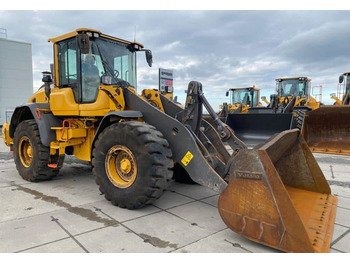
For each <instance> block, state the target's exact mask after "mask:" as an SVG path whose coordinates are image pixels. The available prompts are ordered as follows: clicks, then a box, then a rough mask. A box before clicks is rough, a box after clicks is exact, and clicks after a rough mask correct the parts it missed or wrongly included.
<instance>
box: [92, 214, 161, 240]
mask: <svg viewBox="0 0 350 262" xmlns="http://www.w3.org/2000/svg"><path fill="white" fill-rule="evenodd" d="M94 208H95V211H97V212H101V213H102V214H104V215H105V216H107V217H109V218H110V219H112V220H114V221H116V222H117V223H118V224H119V225H121V226H122V227H124V228H126V229H127V230H129V231H130V232H132V233H134V234H135V235H136V236H138V237H139V238H141V239H142V240H143V241H144V242H145V243H149V242H146V238H144V237H142V236H141V235H140V234H138V233H137V232H135V231H134V230H132V229H131V228H129V227H128V226H126V225H124V224H123V223H122V222H119V221H118V220H116V219H115V218H113V217H111V216H110V215H108V214H106V213H105V212H104V211H102V209H101V208H96V207H94ZM160 212H161V211H160ZM157 213H158V212H157ZM152 214H154V213H152ZM149 244H151V243H149ZM151 245H152V244H151Z"/></svg>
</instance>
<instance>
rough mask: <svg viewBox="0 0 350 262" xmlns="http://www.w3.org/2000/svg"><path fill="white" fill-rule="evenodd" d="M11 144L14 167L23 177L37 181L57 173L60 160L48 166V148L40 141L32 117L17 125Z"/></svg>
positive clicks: (36, 126) (49, 177)
mask: <svg viewBox="0 0 350 262" xmlns="http://www.w3.org/2000/svg"><path fill="white" fill-rule="evenodd" d="M13 144H14V150H13V151H14V152H13V156H14V160H15V163H16V168H17V170H18V173H19V174H20V176H21V177H22V178H23V179H25V180H27V181H30V182H38V181H42V180H48V179H51V178H53V177H55V176H56V175H57V174H58V172H59V170H60V168H61V166H62V162H61V164H60V165H59V166H58V167H57V168H50V167H48V164H49V163H50V148H49V147H46V146H44V145H43V144H42V143H41V139H40V134H39V129H38V125H37V124H36V122H35V120H34V119H31V120H25V121H23V122H21V123H20V124H19V125H18V127H17V128H16V131H15V134H14V138H13ZM55 160H57V159H55Z"/></svg>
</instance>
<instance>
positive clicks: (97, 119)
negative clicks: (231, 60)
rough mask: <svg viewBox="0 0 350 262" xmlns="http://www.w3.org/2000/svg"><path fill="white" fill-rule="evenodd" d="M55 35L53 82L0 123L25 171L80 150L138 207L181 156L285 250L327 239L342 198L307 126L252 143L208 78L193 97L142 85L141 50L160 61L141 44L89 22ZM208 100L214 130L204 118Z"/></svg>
mask: <svg viewBox="0 0 350 262" xmlns="http://www.w3.org/2000/svg"><path fill="white" fill-rule="evenodd" d="M49 41H51V42H52V43H53V45H54V67H53V72H52V73H53V79H52V77H51V73H48V72H46V73H45V74H44V77H43V81H44V83H45V87H44V88H41V89H40V90H39V91H38V92H36V93H35V94H34V95H33V96H32V97H31V98H30V99H29V100H28V103H27V104H25V105H22V106H19V107H17V108H16V109H15V112H14V114H13V116H12V119H11V122H10V123H7V124H5V125H4V126H3V129H2V136H3V139H4V141H5V143H6V145H8V146H10V148H11V150H13V153H14V161H15V163H16V167H17V170H18V172H19V174H20V175H21V176H22V177H23V179H26V180H28V181H33V182H35V181H40V180H44V179H50V178H52V177H54V176H55V175H57V173H58V172H59V170H60V168H61V167H62V164H63V159H64V156H65V155H66V154H68V155H75V156H76V157H77V158H78V159H81V160H85V161H90V162H91V164H92V173H93V175H94V176H95V178H96V183H97V184H98V185H99V188H100V191H101V192H102V193H103V194H104V195H105V197H106V199H107V200H109V201H111V203H112V204H113V205H116V206H119V207H122V208H129V209H135V208H141V207H143V206H145V205H147V204H149V203H151V202H152V201H154V200H156V199H157V198H159V197H160V196H161V195H162V193H163V191H164V190H165V189H166V188H167V186H168V184H169V182H170V180H171V178H172V176H173V172H174V171H173V166H174V162H176V163H177V164H179V165H181V167H182V168H183V169H184V170H185V171H186V172H187V174H188V175H189V176H190V177H191V179H192V180H193V181H195V182H197V183H199V184H201V185H204V186H207V187H209V188H211V189H213V190H216V191H217V192H220V193H221V195H220V198H219V203H218V209H219V213H220V215H221V217H222V219H223V221H224V222H225V223H226V224H227V226H228V227H229V228H231V229H232V230H233V231H235V232H236V233H238V234H240V235H242V236H245V237H247V238H248V239H250V240H252V241H255V242H257V243H260V244H264V245H267V246H270V247H273V248H276V249H280V250H283V251H287V252H327V251H328V250H329V246H330V242H331V238H332V232H333V225H334V219H335V211H336V203H337V198H336V197H335V196H333V195H332V194H331V191H330V187H329V185H328V183H327V181H326V180H325V177H324V175H323V174H322V172H321V170H320V168H319V166H318V164H317V162H316V161H315V159H314V158H313V156H312V154H311V152H310V150H309V148H308V147H307V145H306V143H305V141H304V140H303V138H302V137H301V136H300V134H299V131H298V130H289V131H285V132H283V133H280V134H278V135H277V136H275V137H274V138H271V139H270V140H269V141H268V142H267V143H265V144H264V145H262V146H260V147H258V148H255V149H247V146H246V145H245V144H244V143H242V142H241V141H240V140H239V139H238V138H236V137H235V135H234V133H233V131H232V129H230V128H229V127H228V126H227V125H226V124H224V123H222V122H221V121H220V119H219V118H218V116H217V115H216V114H215V112H214V110H213V109H212V108H211V106H210V105H209V103H208V101H207V100H206V98H205V96H204V95H203V91H202V85H201V84H200V83H199V82H190V83H189V86H188V90H187V98H186V103H185V105H184V107H180V106H179V105H177V104H175V103H174V102H172V101H170V100H169V99H167V98H166V97H165V96H163V95H162V94H160V92H158V91H156V90H143V91H142V94H141V95H138V94H137V92H136V89H135V86H136V53H137V52H146V58H147V62H148V63H149V65H151V64H152V53H151V51H150V50H147V49H144V48H143V46H142V45H141V44H139V43H136V42H129V41H125V40H122V39H118V38H115V37H111V36H108V35H105V34H102V33H101V32H99V31H97V30H92V29H87V28H80V29H77V30H75V31H73V32H71V33H68V34H65V35H62V36H59V37H56V38H52V39H50V40H49ZM50 86H52V88H51V87H50ZM150 101H153V102H150ZM154 101H156V102H157V103H155V102H154ZM203 106H205V108H206V109H207V110H208V112H209V113H210V115H211V116H212V118H213V119H214V122H215V123H216V129H214V128H213V126H212V125H210V124H209V123H208V122H207V121H205V120H203V119H202V110H203V109H202V107H203ZM224 143H225V144H227V145H229V147H230V149H231V150H230V151H232V153H229V151H228V150H227V149H226V147H225V146H224Z"/></svg>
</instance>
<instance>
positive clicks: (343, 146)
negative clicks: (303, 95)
mask: <svg viewBox="0 0 350 262" xmlns="http://www.w3.org/2000/svg"><path fill="white" fill-rule="evenodd" d="M349 76H350V72H346V73H343V74H342V75H340V77H339V85H338V88H337V94H331V98H333V99H335V102H334V105H331V106H322V107H320V108H318V109H316V110H313V111H311V112H308V113H307V114H306V115H305V119H304V125H303V128H302V134H303V136H304V138H305V140H306V142H307V143H308V145H309V147H310V149H311V150H312V151H313V152H317V153H330V154H340V155H350V77H349Z"/></svg>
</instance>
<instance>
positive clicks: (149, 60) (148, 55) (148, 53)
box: [142, 49, 153, 67]
mask: <svg viewBox="0 0 350 262" xmlns="http://www.w3.org/2000/svg"><path fill="white" fill-rule="evenodd" d="M142 51H145V53H146V61H147V64H148V65H149V67H152V63H153V55H152V51H151V50H149V49H142Z"/></svg>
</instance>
